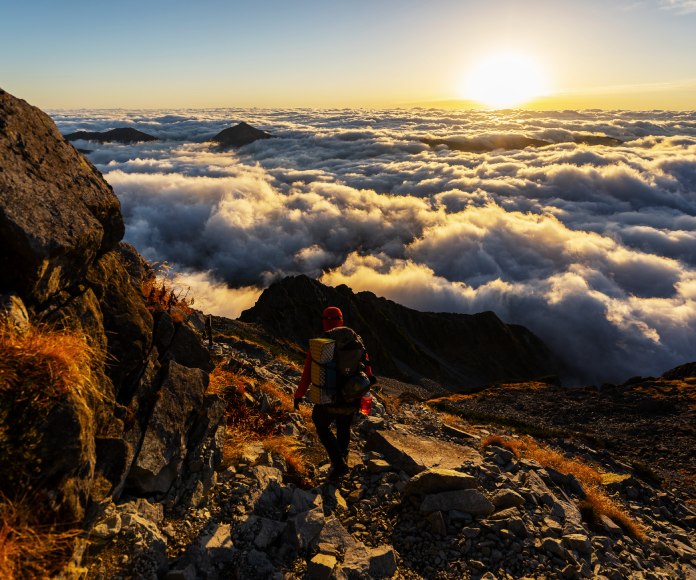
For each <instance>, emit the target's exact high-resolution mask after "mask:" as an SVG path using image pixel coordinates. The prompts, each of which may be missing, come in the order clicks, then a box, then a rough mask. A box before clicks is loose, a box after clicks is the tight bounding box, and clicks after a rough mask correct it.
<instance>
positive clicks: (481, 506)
mask: <svg viewBox="0 0 696 580" xmlns="http://www.w3.org/2000/svg"><path fill="white" fill-rule="evenodd" d="M494 509H495V508H494V506H493V504H492V503H491V502H490V501H489V500H488V498H486V496H485V495H483V494H482V493H481V492H480V491H476V490H475V489H462V490H456V491H443V492H441V493H435V494H430V495H426V496H425V498H424V499H423V503H422V504H421V507H420V511H421V512H434V511H449V510H459V511H462V512H466V513H469V514H471V515H475V516H487V515H490V514H491V513H493V510H494Z"/></svg>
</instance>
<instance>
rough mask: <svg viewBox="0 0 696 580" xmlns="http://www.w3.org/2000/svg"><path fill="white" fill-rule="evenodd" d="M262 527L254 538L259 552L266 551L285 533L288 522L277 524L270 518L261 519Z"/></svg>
mask: <svg viewBox="0 0 696 580" xmlns="http://www.w3.org/2000/svg"><path fill="white" fill-rule="evenodd" d="M259 521H260V523H261V527H260V528H259V531H258V532H257V533H256V537H255V538H254V545H255V546H256V547H257V548H258V549H259V550H265V549H266V548H268V547H269V546H270V545H271V544H273V542H275V541H276V540H277V539H278V538H279V537H280V536H281V535H282V534H283V532H285V528H286V527H287V523H286V522H277V521H275V520H271V519H269V518H259Z"/></svg>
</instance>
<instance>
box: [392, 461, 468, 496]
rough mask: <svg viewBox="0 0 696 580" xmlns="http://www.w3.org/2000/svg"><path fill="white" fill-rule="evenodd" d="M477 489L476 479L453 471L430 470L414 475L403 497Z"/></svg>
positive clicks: (435, 468)
mask: <svg viewBox="0 0 696 580" xmlns="http://www.w3.org/2000/svg"><path fill="white" fill-rule="evenodd" d="M476 487H478V482H477V481H476V478H475V477H473V476H471V475H468V474H466V473H462V472H461V471H455V470H453V469H442V468H437V467H434V468H431V469H426V470H425V471H421V472H420V473H418V474H416V475H414V476H413V477H412V478H411V480H410V481H409V482H408V483H407V484H406V487H405V488H404V491H403V494H404V497H408V496H411V495H426V494H430V493H439V492H442V491H454V490H458V489H474V488H476Z"/></svg>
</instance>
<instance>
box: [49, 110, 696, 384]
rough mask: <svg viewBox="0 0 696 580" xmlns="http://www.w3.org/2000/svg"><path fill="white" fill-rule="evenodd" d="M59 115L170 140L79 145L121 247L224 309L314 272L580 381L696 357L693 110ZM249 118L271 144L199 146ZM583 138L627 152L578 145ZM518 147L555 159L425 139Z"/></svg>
mask: <svg viewBox="0 0 696 580" xmlns="http://www.w3.org/2000/svg"><path fill="white" fill-rule="evenodd" d="M53 117H54V119H55V120H56V122H57V123H58V125H59V127H60V128H61V130H62V131H63V132H64V133H68V132H71V131H76V130H81V129H84V130H92V131H103V130H107V129H111V128H114V127H119V126H128V125H130V126H134V127H137V128H138V129H141V130H143V131H146V132H148V133H150V134H153V135H156V136H159V137H161V138H162V139H163V140H162V141H159V142H155V143H143V144H136V145H118V144H104V145H99V144H95V143H81V144H78V146H81V147H85V148H88V149H93V152H92V153H90V154H89V157H90V159H91V160H92V161H93V162H94V163H95V164H96V165H97V166H98V168H99V169H100V170H101V171H102V172H103V173H104V174H105V176H106V178H107V180H108V181H109V183H111V185H112V186H113V187H114V189H115V191H116V193H117V194H118V196H119V198H120V199H121V203H122V206H123V212H124V216H125V218H126V223H127V232H126V238H127V240H128V241H130V242H132V243H133V244H135V246H136V247H137V248H138V249H139V250H140V251H141V252H142V253H143V254H144V255H145V256H146V257H148V258H150V259H156V260H166V261H168V262H170V263H171V264H173V265H175V266H176V268H177V269H178V270H179V271H181V272H182V273H184V274H185V275H186V276H188V280H189V282H190V283H191V285H192V286H193V287H194V288H195V289H196V294H197V296H198V297H199V300H198V304H199V305H202V306H203V307H204V308H205V307H207V308H209V309H211V310H213V311H215V312H216V313H217V312H219V313H221V314H227V315H236V314H237V313H238V312H239V311H240V310H241V309H242V308H246V307H248V306H249V305H250V304H251V303H253V300H254V298H255V296H256V295H257V294H258V292H259V291H260V289H261V288H263V287H264V286H266V285H268V284H269V283H270V282H271V281H272V280H273V279H275V278H277V277H279V276H283V275H287V274H296V273H305V274H308V275H311V276H315V277H320V278H322V279H323V280H324V281H325V282H328V283H331V284H338V283H346V284H348V285H349V286H351V287H353V288H354V289H356V290H371V291H373V292H375V293H377V294H380V295H384V296H387V297H389V298H392V299H394V300H396V301H398V302H401V303H403V304H405V305H407V306H412V307H414V308H418V309H421V310H439V311H453V312H478V311H481V310H494V311H495V312H497V313H498V314H499V315H500V316H501V317H502V318H503V319H504V320H506V321H507V322H511V323H519V324H523V325H525V326H527V327H529V328H530V329H532V330H533V331H534V332H536V333H537V334H538V335H539V336H540V337H541V338H542V339H543V340H545V341H546V342H547V344H549V346H551V348H553V349H554V350H556V352H557V353H558V354H559V356H561V357H562V358H563V360H564V362H565V364H566V366H567V367H568V369H569V371H568V372H569V375H572V377H573V378H574V380H576V381H582V382H603V381H617V380H624V379H626V378H627V377H629V376H631V375H635V374H642V375H656V374H660V373H661V372H663V371H664V370H667V369H668V368H670V367H672V366H676V365H677V364H682V363H684V362H687V361H689V360H694V359H696V338H694V337H695V336H696V114H690V113H673V112H665V111H651V112H644V113H635V112H621V111H613V112H611V113H607V112H599V111H584V112H575V111H561V112H555V113H548V112H544V113H540V112H510V113H506V114H499V113H498V114H493V113H484V112H471V111H467V112H453V111H439V110H432V109H427V110H425V109H420V110H418V109H416V110H408V111H407V110H392V111H379V112H375V111H363V110H335V111H313V110H287V111H264V110H256V109H254V110H212V111H175V112H152V111H143V112H137V111H136V112H123V111H98V112H85V111H76V112H70V111H57V112H55V113H54V114H53ZM241 120H245V121H247V122H249V123H250V124H252V125H254V126H256V127H258V128H261V129H264V130H268V131H270V132H271V133H273V134H275V135H277V136H278V137H279V138H277V139H273V140H265V141H260V142H257V143H254V144H252V145H250V146H247V147H245V148H243V149H241V150H238V151H236V152H220V151H215V150H213V149H211V148H210V147H209V146H208V145H207V144H205V143H204V141H205V140H206V139H209V138H210V137H212V136H213V135H214V134H215V133H217V132H218V131H220V130H221V129H223V128H225V127H227V126H230V125H232V124H233V123H236V122H238V121H241ZM587 135H594V136H600V137H601V136H606V137H612V138H615V139H619V140H620V141H621V142H622V143H621V144H619V145H617V146H609V145H593V146H590V145H582V144H578V143H576V142H575V141H577V140H578V139H579V138H580V137H583V136H587ZM511 136H524V137H529V138H533V139H542V140H545V141H550V142H551V143H552V144H551V145H549V146H545V147H538V148H527V149H522V150H507V151H504V150H499V151H492V152H489V153H483V154H474V153H465V152H460V151H453V150H450V149H449V148H448V147H447V146H446V145H438V146H435V147H430V146H429V145H426V144H425V143H424V140H426V139H448V140H452V139H466V140H472V139H473V140H477V141H479V142H485V141H491V142H503V141H508V142H510V141H511ZM512 140H514V139H512ZM607 142H608V141H607Z"/></svg>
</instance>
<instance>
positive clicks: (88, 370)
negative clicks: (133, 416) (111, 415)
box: [0, 325, 106, 578]
mask: <svg viewBox="0 0 696 580" xmlns="http://www.w3.org/2000/svg"><path fill="white" fill-rule="evenodd" d="M102 365H103V355H102V354H101V353H100V352H98V351H95V350H94V349H92V348H91V347H90V345H89V342H88V341H87V339H86V337H84V336H81V335H79V334H76V333H74V332H69V331H65V330H62V331H60V330H51V329H49V328H37V327H29V328H27V329H25V330H24V331H21V332H20V331H18V330H17V329H14V328H8V327H7V326H5V325H1V326H0V457H2V458H3V469H1V470H0V518H1V521H0V526H1V527H0V577H2V578H37V577H49V576H53V575H55V574H56V573H57V572H58V571H59V570H60V569H61V568H62V567H63V566H64V565H65V564H66V563H67V560H68V559H69V557H70V555H71V553H72V549H73V547H74V540H75V538H76V536H77V535H78V533H79V530H76V529H75V528H74V526H70V527H65V526H63V525H60V524H55V518H56V514H55V513H53V512H51V510H50V508H49V507H48V505H47V501H46V499H45V498H44V499H34V500H32V501H30V500H28V499H26V498H25V497H24V496H20V495H18V494H20V493H21V494H27V493H31V491H29V490H32V488H34V489H36V490H37V491H38V490H40V487H39V484H38V483H37V482H39V481H40V480H41V477H42V473H43V467H42V458H41V455H42V449H44V446H45V442H44V441H43V436H44V435H43V426H44V424H45V422H46V421H47V420H48V419H49V417H50V416H51V414H52V413H53V412H55V411H56V410H57V409H59V408H61V407H63V406H65V405H69V406H71V407H72V408H73V409H74V411H75V413H76V415H77V417H78V418H79V421H80V423H81V428H82V432H83V433H85V434H87V436H90V434H92V433H93V432H94V428H95V425H94V423H95V416H96V414H97V413H99V412H101V409H102V407H103V403H104V402H105V398H106V397H105V395H104V393H103V392H102V388H103V385H105V379H104V376H103V366H102ZM8 466H12V468H11V469H8V468H7V467H8ZM2 492H4V494H6V495H3V494H2ZM7 494H10V496H9V497H8V496H7Z"/></svg>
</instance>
